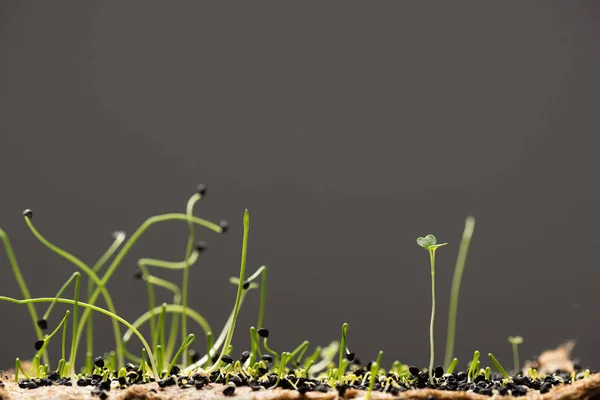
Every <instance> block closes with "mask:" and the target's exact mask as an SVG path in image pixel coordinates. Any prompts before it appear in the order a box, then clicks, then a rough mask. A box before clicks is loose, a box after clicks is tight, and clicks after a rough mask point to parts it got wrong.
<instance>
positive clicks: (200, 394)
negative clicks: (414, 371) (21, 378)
mask: <svg viewBox="0 0 600 400" xmlns="http://www.w3.org/2000/svg"><path fill="white" fill-rule="evenodd" d="M3 384H4V387H3V388H0V400H33V399H47V400H98V399H99V396H97V395H92V389H93V388H91V387H80V386H74V387H68V386H47V387H40V388H37V389H21V388H20V387H19V386H18V384H16V383H15V382H13V381H4V382H3ZM226 388H227V386H225V385H222V384H214V383H211V384H208V385H206V386H204V387H203V388H202V389H200V390H197V389H196V388H194V387H190V388H187V389H181V388H179V387H177V386H171V387H166V388H159V387H158V385H157V384H156V383H149V384H145V385H133V386H131V387H129V388H127V389H118V388H113V389H111V390H110V391H109V392H108V397H107V399H114V400H171V399H172V400H176V399H181V400H219V399H227V400H230V399H231V400H233V399H235V398H238V399H243V400H246V399H248V400H340V399H361V398H364V397H365V393H366V392H364V391H361V390H355V389H349V390H346V391H345V393H344V396H343V397H342V396H340V395H339V393H338V391H336V390H331V391H329V392H327V393H320V392H308V393H305V394H301V393H299V392H298V391H296V390H287V389H280V388H277V389H264V390H258V391H253V390H252V389H251V388H249V387H239V388H236V389H235V392H234V393H233V395H232V396H227V395H225V394H224V393H223V392H224V390H225V389H226ZM490 398H492V399H494V398H498V399H536V400H538V399H539V400H567V399H568V400H593V399H599V398H600V373H598V374H594V375H591V376H590V377H589V378H587V379H584V380H580V381H577V382H575V383H574V384H568V385H560V386H557V387H554V388H553V389H551V390H550V391H549V392H547V393H545V394H540V392H539V391H537V390H530V391H529V392H528V393H527V394H526V395H525V396H520V397H518V398H516V397H512V396H491V397H490V396H486V395H481V394H476V393H470V392H460V391H459V392H451V391H442V390H435V389H416V390H408V391H406V392H402V393H399V394H397V395H391V394H388V393H381V392H373V393H372V394H371V399H373V400H391V399H414V400H460V399H464V400H486V399H490Z"/></svg>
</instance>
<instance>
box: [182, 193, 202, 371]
mask: <svg viewBox="0 0 600 400" xmlns="http://www.w3.org/2000/svg"><path fill="white" fill-rule="evenodd" d="M201 197H202V196H201V195H200V193H196V194H194V195H193V196H192V197H190V199H189V200H188V202H187V205H186V209H185V211H186V215H188V216H189V217H191V216H192V215H193V213H194V204H196V202H197V201H198V200H200V198H201ZM188 230H189V234H188V241H187V245H186V247H185V269H184V270H183V282H182V284H181V288H182V296H181V304H182V305H183V310H184V312H183V315H182V316H181V342H182V343H185V340H186V337H187V314H186V313H185V310H186V309H187V305H188V286H189V281H190V263H189V258H190V256H191V254H192V249H193V248H194V240H195V232H194V224H192V223H191V222H190V221H188ZM181 363H182V365H184V366H185V365H186V364H187V355H186V354H182V355H181Z"/></svg>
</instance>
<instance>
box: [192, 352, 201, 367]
mask: <svg viewBox="0 0 600 400" xmlns="http://www.w3.org/2000/svg"><path fill="white" fill-rule="evenodd" d="M190 359H191V360H192V364H195V363H197V362H198V361H200V353H198V352H197V351H196V350H190Z"/></svg>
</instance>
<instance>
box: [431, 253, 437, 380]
mask: <svg viewBox="0 0 600 400" xmlns="http://www.w3.org/2000/svg"><path fill="white" fill-rule="evenodd" d="M436 249H437V248H432V249H429V258H430V260H431V321H430V322H429V347H430V350H429V351H430V353H429V382H432V383H433V361H434V355H435V347H434V344H433V322H434V320H435V250H436Z"/></svg>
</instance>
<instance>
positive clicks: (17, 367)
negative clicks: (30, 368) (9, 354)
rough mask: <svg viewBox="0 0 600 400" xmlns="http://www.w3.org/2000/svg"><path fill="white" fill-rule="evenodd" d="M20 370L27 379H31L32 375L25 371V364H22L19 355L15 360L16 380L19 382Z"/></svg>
mask: <svg viewBox="0 0 600 400" xmlns="http://www.w3.org/2000/svg"><path fill="white" fill-rule="evenodd" d="M19 372H21V373H22V374H23V376H25V378H26V379H31V376H29V374H27V372H25V370H24V369H23V366H22V365H21V360H20V359H19V358H18V357H17V359H16V360H15V382H19Z"/></svg>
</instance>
